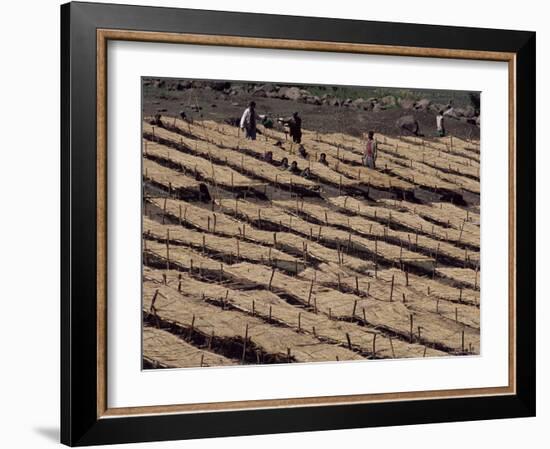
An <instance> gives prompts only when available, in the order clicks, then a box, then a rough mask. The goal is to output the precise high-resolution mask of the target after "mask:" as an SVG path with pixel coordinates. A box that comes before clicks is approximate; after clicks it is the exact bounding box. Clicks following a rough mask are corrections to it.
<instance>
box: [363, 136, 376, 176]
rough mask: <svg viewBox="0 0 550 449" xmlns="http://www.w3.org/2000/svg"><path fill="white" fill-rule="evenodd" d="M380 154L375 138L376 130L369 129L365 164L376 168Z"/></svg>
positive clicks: (364, 157)
mask: <svg viewBox="0 0 550 449" xmlns="http://www.w3.org/2000/svg"><path fill="white" fill-rule="evenodd" d="M377 156H378V144H377V142H376V140H374V131H369V133H368V138H367V144H366V145H365V153H364V154H363V165H365V166H367V167H369V168H376V157H377Z"/></svg>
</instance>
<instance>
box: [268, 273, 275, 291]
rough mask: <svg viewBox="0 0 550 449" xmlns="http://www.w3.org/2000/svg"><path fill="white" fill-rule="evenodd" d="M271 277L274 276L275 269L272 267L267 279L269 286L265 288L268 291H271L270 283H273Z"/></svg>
mask: <svg viewBox="0 0 550 449" xmlns="http://www.w3.org/2000/svg"><path fill="white" fill-rule="evenodd" d="M273 276H275V267H273V269H272V270H271V277H270V278H269V285H268V287H267V289H268V290H269V291H271V283H272V282H273Z"/></svg>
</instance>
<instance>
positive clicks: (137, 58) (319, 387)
mask: <svg viewBox="0 0 550 449" xmlns="http://www.w3.org/2000/svg"><path fill="white" fill-rule="evenodd" d="M108 61H109V63H108V91H109V95H108V133H107V135H108V164H107V167H108V186H109V187H108V188H109V193H108V195H109V201H108V214H107V216H108V224H107V236H108V259H107V263H108V267H109V268H108V269H109V276H108V285H107V298H108V303H107V310H108V317H109V318H108V328H107V344H108V348H107V349H108V364H107V366H108V371H107V386H108V387H107V388H108V392H107V402H108V403H107V406H108V407H109V408H113V407H132V406H148V405H170V404H192V403H203V402H225V401H244V400H259V399H281V398H297V397H315V396H333V395H354V394H369V393H387V392H404V391H423V390H439V389H441V390H443V389H445V390H446V389H458V388H482V387H495V386H505V385H508V283H507V282H503V281H502V280H503V279H506V278H507V277H508V252H507V246H506V245H504V246H503V245H502V242H507V241H508V227H507V226H506V225H505V224H506V223H507V222H508V66H507V63H505V62H488V61H470V60H443V59H431V58H409V57H401V56H399V57H396V56H373V55H361V54H341V53H323V52H306V51H289V50H269V49H247V48H231V47H223V48H221V47H211V46H194V45H174V44H162V43H161V44H159V43H143V42H121V41H110V42H109V44H108ZM141 76H158V77H181V78H211V79H228V80H232V79H237V80H251V81H272V82H281V83H282V82H285V83H292V82H296V83H309V84H329V85H330V84H345V85H359V86H381V87H386V86H392V87H411V88H429V89H455V90H475V91H481V92H482V111H483V113H482V121H483V122H482V128H481V130H482V135H481V142H482V145H481V193H482V194H481V222H482V227H481V281H480V284H481V332H482V339H481V341H482V347H481V355H480V356H478V357H460V358H456V357H446V358H432V359H419V360H382V361H364V362H338V363H336V362H334V363H312V364H290V365H276V366H267V365H264V366H246V367H231V368H223V367H219V368H200V369H181V370H149V371H142V370H141V308H140V304H141V265H140V264H141V235H140V234H141V169H140V167H141V135H140V129H141V98H140V95H141ZM404 373H406V375H403V374H404Z"/></svg>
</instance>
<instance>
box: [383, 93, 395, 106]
mask: <svg viewBox="0 0 550 449" xmlns="http://www.w3.org/2000/svg"><path fill="white" fill-rule="evenodd" d="M380 102H381V103H382V104H383V105H385V106H395V105H396V104H397V102H396V101H395V97H394V96H393V95H386V96H385V97H382V98H381V99H380Z"/></svg>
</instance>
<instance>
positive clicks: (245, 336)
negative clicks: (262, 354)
mask: <svg viewBox="0 0 550 449" xmlns="http://www.w3.org/2000/svg"><path fill="white" fill-rule="evenodd" d="M247 340H248V323H247V324H246V329H245V331H244V341H243V356H242V359H241V362H242V363H243V364H244V358H245V356H246V342H247Z"/></svg>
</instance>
